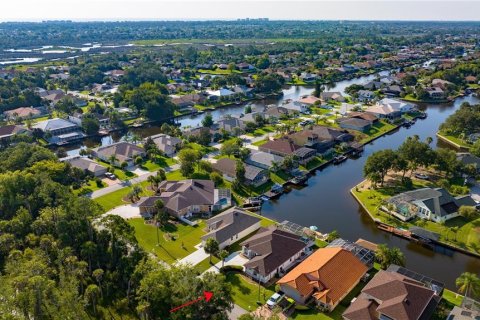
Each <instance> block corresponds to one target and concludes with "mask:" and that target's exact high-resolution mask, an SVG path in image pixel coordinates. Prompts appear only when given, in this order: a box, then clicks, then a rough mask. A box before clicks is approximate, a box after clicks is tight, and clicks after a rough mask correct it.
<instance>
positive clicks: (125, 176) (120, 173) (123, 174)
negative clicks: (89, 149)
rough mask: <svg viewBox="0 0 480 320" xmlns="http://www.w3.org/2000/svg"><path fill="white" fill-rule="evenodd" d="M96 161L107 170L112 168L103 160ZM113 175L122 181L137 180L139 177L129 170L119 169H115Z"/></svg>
mask: <svg viewBox="0 0 480 320" xmlns="http://www.w3.org/2000/svg"><path fill="white" fill-rule="evenodd" d="M95 161H96V162H98V163H100V164H101V165H103V166H105V167H107V168H108V167H111V165H110V164H109V163H108V162H105V161H102V160H99V159H95ZM113 174H115V176H116V177H117V178H118V179H120V180H122V181H125V180H130V179H132V178H135V177H136V176H137V175H136V174H135V173H133V172H130V171H128V170H122V169H120V168H117V167H114V171H113Z"/></svg>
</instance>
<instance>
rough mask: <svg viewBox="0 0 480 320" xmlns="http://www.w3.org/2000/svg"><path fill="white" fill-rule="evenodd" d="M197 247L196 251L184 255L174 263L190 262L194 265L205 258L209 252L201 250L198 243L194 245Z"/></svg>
mask: <svg viewBox="0 0 480 320" xmlns="http://www.w3.org/2000/svg"><path fill="white" fill-rule="evenodd" d="M195 247H196V248H197V251H195V252H192V253H191V254H189V255H188V256H186V257H185V258H183V259H180V260H178V261H177V262H176V263H175V264H176V265H179V264H191V265H192V266H195V265H197V264H199V263H200V262H202V261H203V260H205V259H207V258H208V256H209V254H208V253H206V252H205V250H203V247H200V246H199V245H197V246H195Z"/></svg>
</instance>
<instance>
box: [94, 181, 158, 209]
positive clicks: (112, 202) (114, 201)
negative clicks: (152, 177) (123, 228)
mask: <svg viewBox="0 0 480 320" xmlns="http://www.w3.org/2000/svg"><path fill="white" fill-rule="evenodd" d="M140 185H141V186H142V188H143V192H142V194H141V195H142V196H146V195H151V194H153V192H152V191H149V190H147V189H146V187H147V186H148V185H149V183H148V181H143V182H142V183H140ZM130 190H132V189H131V187H125V188H122V189H120V190H117V191H114V192H111V193H109V194H106V195H104V196H101V197H98V198H96V199H94V201H95V202H96V203H98V204H99V205H101V206H102V208H103V209H104V210H105V211H109V210H111V209H113V208H115V207H118V206H120V205H123V204H127V203H126V202H124V201H123V198H124V197H126V196H127V194H128V193H129V192H130Z"/></svg>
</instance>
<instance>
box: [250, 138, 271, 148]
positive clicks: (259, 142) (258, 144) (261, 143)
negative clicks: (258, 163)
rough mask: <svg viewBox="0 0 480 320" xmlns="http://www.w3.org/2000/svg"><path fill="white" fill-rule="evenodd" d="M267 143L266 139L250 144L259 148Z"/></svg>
mask: <svg viewBox="0 0 480 320" xmlns="http://www.w3.org/2000/svg"><path fill="white" fill-rule="evenodd" d="M267 142H268V139H263V140H259V141H256V142H254V143H252V145H254V146H257V147H260V146H261V145H264V144H265V143H267Z"/></svg>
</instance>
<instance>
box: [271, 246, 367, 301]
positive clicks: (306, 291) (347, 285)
mask: <svg viewBox="0 0 480 320" xmlns="http://www.w3.org/2000/svg"><path fill="white" fill-rule="evenodd" d="M367 270H368V268H367V267H366V266H365V265H364V264H363V263H361V262H360V260H358V259H357V258H356V257H355V256H354V255H353V254H352V253H351V252H349V251H347V250H344V249H342V248H323V249H319V250H317V251H316V252H314V253H313V254H312V255H311V256H310V257H308V258H307V259H305V260H304V261H303V262H302V263H300V264H299V265H298V266H297V267H296V268H294V269H293V270H292V271H290V272H289V273H288V274H286V275H285V276H284V277H283V278H282V279H280V280H279V281H278V284H286V285H288V286H290V287H293V288H295V289H296V290H297V291H298V292H299V293H300V294H301V295H302V296H304V297H308V296H310V295H313V297H314V298H315V299H317V300H319V301H322V302H324V303H327V304H330V305H336V304H337V303H338V302H339V301H340V300H341V299H342V298H343V297H344V296H345V295H346V294H348V292H349V290H350V289H351V288H352V287H353V286H354V285H355V284H356V283H357V282H358V281H359V280H360V279H361V278H362V276H363V275H364V274H365V273H366V272H367Z"/></svg>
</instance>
